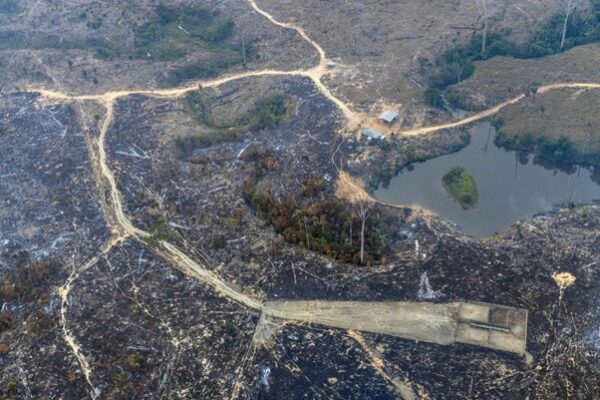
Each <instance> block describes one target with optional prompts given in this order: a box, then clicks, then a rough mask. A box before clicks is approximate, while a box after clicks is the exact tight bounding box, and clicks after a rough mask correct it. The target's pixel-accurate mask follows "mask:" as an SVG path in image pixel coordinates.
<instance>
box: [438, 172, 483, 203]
mask: <svg viewBox="0 0 600 400" xmlns="http://www.w3.org/2000/svg"><path fill="white" fill-rule="evenodd" d="M442 183H443V184H444V188H445V189H446V191H447V192H448V194H449V195H450V197H452V198H453V199H454V200H456V201H458V202H459V203H460V205H461V206H462V207H463V208H464V209H468V208H474V207H476V206H477V201H478V200H479V194H478V192H477V185H476V184H475V178H473V176H472V175H471V174H469V172H468V171H467V170H466V169H464V168H462V167H453V168H452V169H451V170H450V171H449V172H448V173H447V174H446V175H444V177H443V178H442Z"/></svg>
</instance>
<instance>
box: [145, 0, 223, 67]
mask: <svg viewBox="0 0 600 400" xmlns="http://www.w3.org/2000/svg"><path fill="white" fill-rule="evenodd" d="M156 14H157V17H158V18H157V20H156V21H154V22H150V23H148V24H146V25H144V26H143V27H141V28H140V29H139V30H138V31H137V32H136V35H135V46H136V50H135V56H136V57H140V58H151V59H153V60H172V59H176V58H179V57H181V56H183V55H185V54H186V53H187V51H188V49H190V48H192V47H198V46H200V47H205V48H206V47H209V46H210V45H219V44H221V42H223V41H225V40H226V39H228V38H230V37H231V36H232V34H233V29H234V23H233V21H232V20H230V19H228V18H223V17H221V16H220V15H219V14H218V13H217V12H216V11H210V10H207V9H204V8H200V7H196V6H185V7H181V8H171V7H168V6H165V5H159V6H158V7H156Z"/></svg>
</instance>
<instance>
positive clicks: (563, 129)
mask: <svg viewBox="0 0 600 400" xmlns="http://www.w3.org/2000/svg"><path fill="white" fill-rule="evenodd" d="M599 102H600V93H599V92H598V91H583V92H582V91H579V90H576V89H572V90H563V91H556V92H551V93H546V94H544V95H543V96H530V97H528V98H527V99H525V100H524V101H522V102H521V103H519V104H514V105H511V106H508V107H506V108H505V109H503V110H502V111H501V112H500V113H499V114H498V115H497V117H496V118H495V119H494V125H495V126H496V127H497V128H498V135H497V136H496V144H497V145H499V146H501V147H504V148H507V149H511V150H523V151H528V152H532V153H534V154H537V155H539V156H542V157H544V158H546V159H547V160H550V161H553V162H558V163H579V164H594V165H600V114H599V113H598V112H597V108H598V107H597V105H598V103H599Z"/></svg>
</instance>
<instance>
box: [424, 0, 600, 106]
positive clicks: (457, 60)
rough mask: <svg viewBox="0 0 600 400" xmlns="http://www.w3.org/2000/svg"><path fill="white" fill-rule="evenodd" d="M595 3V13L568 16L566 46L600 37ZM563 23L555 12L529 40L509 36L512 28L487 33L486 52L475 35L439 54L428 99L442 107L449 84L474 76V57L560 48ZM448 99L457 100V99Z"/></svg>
mask: <svg viewBox="0 0 600 400" xmlns="http://www.w3.org/2000/svg"><path fill="white" fill-rule="evenodd" d="M592 3H593V7H594V12H593V13H591V14H589V15H587V14H583V13H575V14H573V15H572V16H571V18H570V19H569V23H568V26H567V38H566V41H565V47H564V49H563V50H568V49H570V48H572V47H575V46H580V45H583V44H588V43H592V42H597V41H600V0H593V1H592ZM562 27H563V16H562V15H561V14H556V15H554V16H553V17H552V18H551V19H550V20H549V21H547V22H546V23H545V24H543V25H542V26H541V27H540V28H539V29H538V30H537V31H536V33H534V34H533V35H532V36H531V38H530V39H529V41H527V42H526V43H523V44H520V45H517V44H515V43H513V42H510V41H509V40H507V39H506V36H507V35H508V34H509V33H510V32H509V31H501V32H492V33H490V34H488V39H487V46H486V51H485V53H483V54H482V53H481V47H482V46H481V45H482V40H483V38H482V36H481V35H480V34H476V35H473V37H472V38H471V40H470V41H469V42H468V43H467V44H465V45H462V46H458V47H456V48H453V49H450V50H448V51H446V52H444V53H443V54H442V55H440V56H439V57H438V59H437V60H436V62H435V73H434V74H433V75H432V76H431V77H430V79H429V89H428V90H427V92H426V93H425V100H426V101H427V103H428V104H429V105H431V106H433V107H442V106H443V105H444V102H443V100H442V98H441V95H442V93H443V91H444V90H445V89H446V88H447V87H448V86H450V85H453V84H455V83H458V82H461V81H462V80H464V79H466V78H468V77H469V76H471V74H472V73H473V72H474V70H475V67H474V62H475V61H479V60H487V59H489V58H492V57H494V56H509V57H515V58H536V57H543V56H547V55H551V54H556V53H558V52H560V40H561V35H562ZM447 100H448V101H449V102H450V103H455V100H456V99H452V98H448V99H447ZM458 105H459V106H460V104H458Z"/></svg>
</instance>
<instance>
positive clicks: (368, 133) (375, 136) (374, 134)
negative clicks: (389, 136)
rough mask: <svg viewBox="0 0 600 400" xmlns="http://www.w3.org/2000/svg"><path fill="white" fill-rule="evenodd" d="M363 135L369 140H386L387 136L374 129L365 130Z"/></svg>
mask: <svg viewBox="0 0 600 400" xmlns="http://www.w3.org/2000/svg"><path fill="white" fill-rule="evenodd" d="M362 134H363V136H365V137H366V138H367V140H385V134H384V133H383V132H379V131H378V130H375V129H373V128H366V129H363V130H362Z"/></svg>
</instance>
